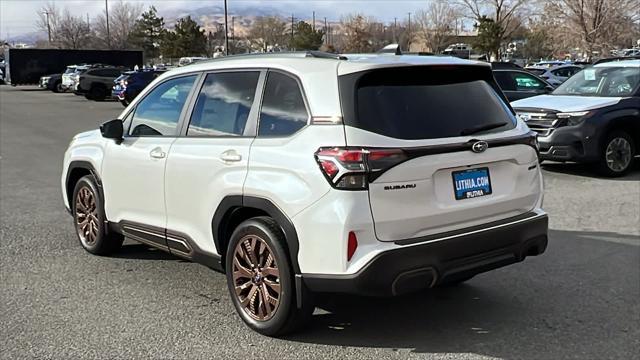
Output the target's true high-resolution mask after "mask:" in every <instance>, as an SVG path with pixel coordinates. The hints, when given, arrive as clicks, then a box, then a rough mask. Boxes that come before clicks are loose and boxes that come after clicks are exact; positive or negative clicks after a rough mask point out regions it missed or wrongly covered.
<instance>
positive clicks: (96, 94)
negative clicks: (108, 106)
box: [89, 85, 107, 101]
mask: <svg viewBox="0 0 640 360" xmlns="http://www.w3.org/2000/svg"><path fill="white" fill-rule="evenodd" d="M89 96H90V97H91V99H93V100H95V101H102V100H104V99H105V98H106V97H107V91H106V90H105V89H104V88H103V87H102V86H98V85H94V86H92V87H91V89H90V90H89Z"/></svg>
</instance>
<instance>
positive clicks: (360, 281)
mask: <svg viewBox="0 0 640 360" xmlns="http://www.w3.org/2000/svg"><path fill="white" fill-rule="evenodd" d="M547 229H548V218H547V216H546V215H539V216H536V217H534V218H528V219H526V220H524V221H517V222H515V223H513V224H506V225H503V226H500V227H497V228H490V229H488V230H486V231H477V232H474V233H471V234H461V235H459V236H456V237H453V238H450V239H446V240H442V241H433V242H429V243H426V244H416V245H412V246H404V247H402V248H398V249H394V250H391V251H387V252H384V253H381V254H379V255H377V256H376V257H375V258H374V259H373V260H371V261H370V262H369V263H368V264H367V265H366V266H365V267H364V268H363V269H361V270H360V271H359V272H358V273H356V274H353V275H323V274H303V275H302V279H303V281H304V283H305V285H306V286H307V288H309V290H311V291H316V292H332V293H350V294H358V295H372V296H393V295H399V294H403V293H408V292H412V291H416V290H419V289H423V288H428V287H432V286H434V285H437V284H439V283H443V282H448V281H452V280H456V279H463V278H468V277H471V276H474V275H476V274H479V273H482V272H486V271H489V270H493V269H497V268H500V267H503V266H506V265H509V264H513V263H516V262H519V261H522V260H524V258H525V257H527V256H535V255H539V254H542V253H543V252H544V251H545V249H546V247H547Z"/></svg>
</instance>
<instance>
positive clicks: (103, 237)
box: [71, 175, 124, 255]
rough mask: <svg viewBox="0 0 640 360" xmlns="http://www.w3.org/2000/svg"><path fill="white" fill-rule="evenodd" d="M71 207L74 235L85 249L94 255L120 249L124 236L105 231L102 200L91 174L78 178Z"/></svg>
mask: <svg viewBox="0 0 640 360" xmlns="http://www.w3.org/2000/svg"><path fill="white" fill-rule="evenodd" d="M71 208H72V211H73V220H74V221H73V224H74V226H75V229H76V235H78V240H80V244H81V245H82V247H83V248H84V249H85V250H87V251H88V252H90V253H92V254H96V255H107V254H110V253H112V252H115V251H117V250H118V249H120V247H121V246H122V242H123V240H124V237H123V236H122V235H120V234H117V233H114V232H112V231H107V227H106V225H105V214H104V208H103V205H102V200H101V199H100V196H99V192H98V187H97V185H96V181H95V178H94V177H93V176H91V175H86V176H84V177H82V178H80V180H78V182H77V183H76V186H75V189H74V191H73V198H72V204H71Z"/></svg>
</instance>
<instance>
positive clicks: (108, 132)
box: [100, 119, 124, 143]
mask: <svg viewBox="0 0 640 360" xmlns="http://www.w3.org/2000/svg"><path fill="white" fill-rule="evenodd" d="M100 132H101V133H102V137H104V138H106V139H113V140H115V141H116V142H117V143H120V141H122V139H123V135H124V129H123V127H122V120H120V119H114V120H111V121H107V122H106V123H104V124H102V125H100Z"/></svg>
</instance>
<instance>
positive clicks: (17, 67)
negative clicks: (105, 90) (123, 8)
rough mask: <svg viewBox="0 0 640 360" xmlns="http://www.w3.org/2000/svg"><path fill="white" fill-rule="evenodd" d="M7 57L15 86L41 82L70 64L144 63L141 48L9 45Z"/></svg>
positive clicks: (8, 79) (7, 78) (8, 73)
mask: <svg viewBox="0 0 640 360" xmlns="http://www.w3.org/2000/svg"><path fill="white" fill-rule="evenodd" d="M4 59H5V62H6V67H5V74H4V76H5V81H6V83H7V84H11V85H13V86H16V85H32V84H33V85H35V84H38V81H39V80H40V77H41V76H43V75H49V74H60V73H62V72H64V70H65V69H66V67H67V65H74V64H83V63H85V64H94V63H100V64H108V65H113V66H123V67H127V68H133V67H134V66H136V65H138V66H142V65H143V59H142V51H141V50H62V49H6V50H5V52H4Z"/></svg>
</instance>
